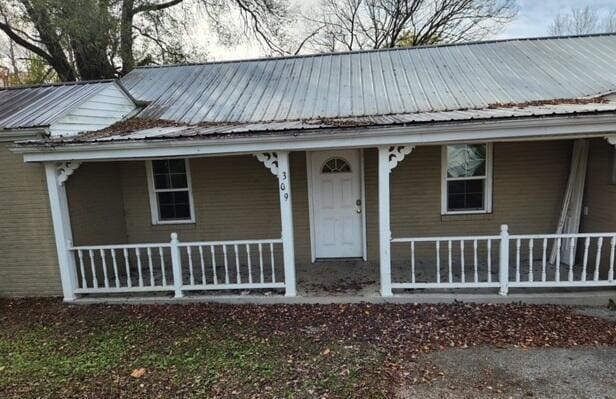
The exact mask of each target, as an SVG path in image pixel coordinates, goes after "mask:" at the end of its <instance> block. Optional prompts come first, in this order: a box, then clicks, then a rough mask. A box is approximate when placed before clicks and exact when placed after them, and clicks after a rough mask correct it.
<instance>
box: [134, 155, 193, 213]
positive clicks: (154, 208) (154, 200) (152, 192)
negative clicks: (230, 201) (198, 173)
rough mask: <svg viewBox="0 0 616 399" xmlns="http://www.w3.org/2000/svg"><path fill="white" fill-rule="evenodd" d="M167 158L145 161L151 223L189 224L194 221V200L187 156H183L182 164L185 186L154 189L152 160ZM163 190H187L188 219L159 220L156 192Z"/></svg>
mask: <svg viewBox="0 0 616 399" xmlns="http://www.w3.org/2000/svg"><path fill="white" fill-rule="evenodd" d="M166 159H167V158H157V159H150V160H147V161H146V162H145V165H146V171H147V177H148V192H149V197H150V214H151V215H152V224H189V223H195V201H194V200H193V188H192V177H191V174H190V162H189V160H188V158H184V159H183V160H184V165H185V167H186V182H187V186H188V187H187V188H185V189H184V188H181V189H176V188H171V189H158V190H157V189H155V185H154V168H153V166H152V161H164V160H166ZM165 191H188V202H189V208H190V219H168V220H161V219H160V214H159V208H158V196H157V195H156V193H159V192H165Z"/></svg>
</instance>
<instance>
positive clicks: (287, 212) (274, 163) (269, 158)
mask: <svg viewBox="0 0 616 399" xmlns="http://www.w3.org/2000/svg"><path fill="white" fill-rule="evenodd" d="M254 155H255V156H256V157H257V159H258V160H259V161H261V162H263V164H264V165H265V166H266V167H267V168H268V169H269V170H270V171H271V172H272V174H274V175H275V176H276V177H277V178H278V193H279V195H280V221H281V225H282V251H283V257H284V283H285V295H286V296H295V295H297V289H296V282H295V248H294V245H295V241H294V237H293V207H292V205H291V204H292V201H291V173H290V169H289V152H288V151H272V152H263V153H257V154H254Z"/></svg>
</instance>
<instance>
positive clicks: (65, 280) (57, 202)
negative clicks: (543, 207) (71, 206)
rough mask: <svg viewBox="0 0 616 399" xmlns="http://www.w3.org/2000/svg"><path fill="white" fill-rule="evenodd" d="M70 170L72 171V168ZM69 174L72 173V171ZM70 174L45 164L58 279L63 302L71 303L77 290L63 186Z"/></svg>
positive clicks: (71, 237)
mask: <svg viewBox="0 0 616 399" xmlns="http://www.w3.org/2000/svg"><path fill="white" fill-rule="evenodd" d="M71 170H74V168H73V169H71ZM70 173H72V171H71V172H70ZM70 173H68V174H67V173H66V169H64V171H63V170H61V169H59V168H58V166H57V165H56V164H55V163H52V162H47V163H45V176H46V177H47V191H48V193H49V204H50V206H51V218H52V221H53V231H54V235H55V239H56V250H57V252H58V264H59V266H60V278H61V279H62V291H63V293H64V301H65V302H72V301H74V300H75V290H76V289H77V270H76V268H75V258H74V256H73V254H72V253H71V251H70V247H71V245H72V241H73V233H72V231H71V220H70V216H69V212H68V200H67V197H66V187H65V186H64V182H65V181H66V178H67V176H68V175H69V174H70Z"/></svg>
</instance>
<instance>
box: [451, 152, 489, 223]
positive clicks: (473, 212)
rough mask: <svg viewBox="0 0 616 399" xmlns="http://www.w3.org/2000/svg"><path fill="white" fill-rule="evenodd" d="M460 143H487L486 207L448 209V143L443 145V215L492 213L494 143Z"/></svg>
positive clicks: (484, 194)
mask: <svg viewBox="0 0 616 399" xmlns="http://www.w3.org/2000/svg"><path fill="white" fill-rule="evenodd" d="M456 144H458V145H460V144H485V146H486V176H485V177H484V179H485V184H484V193H483V196H484V198H483V203H484V209H480V210H468V211H449V210H447V181H448V177H447V145H443V146H441V215H472V214H485V213H492V156H493V151H492V143H456ZM456 144H451V145H456ZM465 179H468V180H478V179H477V178H473V177H469V178H464V179H459V178H458V179H456V180H465Z"/></svg>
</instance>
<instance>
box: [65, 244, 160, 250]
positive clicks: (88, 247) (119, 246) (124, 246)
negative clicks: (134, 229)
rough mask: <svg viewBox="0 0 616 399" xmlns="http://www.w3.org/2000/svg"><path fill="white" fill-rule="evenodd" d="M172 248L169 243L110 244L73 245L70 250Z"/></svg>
mask: <svg viewBox="0 0 616 399" xmlns="http://www.w3.org/2000/svg"><path fill="white" fill-rule="evenodd" d="M170 246H171V244H170V243H168V242H163V243H144V244H109V245H73V246H71V247H69V249H70V250H73V251H77V250H82V251H88V250H99V249H136V248H169V247H170Z"/></svg>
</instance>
